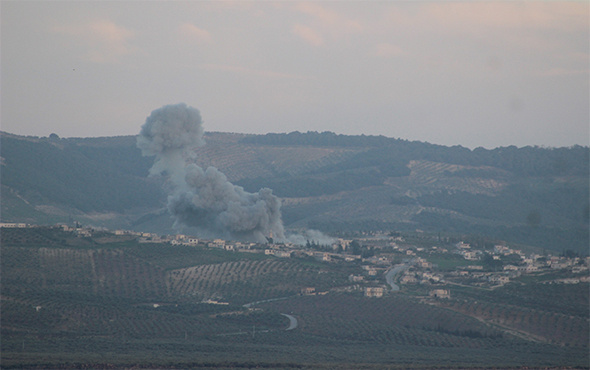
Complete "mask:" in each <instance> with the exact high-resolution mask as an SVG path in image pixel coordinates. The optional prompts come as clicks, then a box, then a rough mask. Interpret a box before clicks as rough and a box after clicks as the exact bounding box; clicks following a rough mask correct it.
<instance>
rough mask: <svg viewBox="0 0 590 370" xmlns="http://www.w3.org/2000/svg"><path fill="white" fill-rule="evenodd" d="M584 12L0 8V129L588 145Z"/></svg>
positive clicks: (308, 5) (219, 5) (559, 7)
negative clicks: (192, 117) (174, 119)
mask: <svg viewBox="0 0 590 370" xmlns="http://www.w3.org/2000/svg"><path fill="white" fill-rule="evenodd" d="M589 11H590V4H588V3H586V2H482V3H454V2H453V3H447V2H442V3H441V2H397V1H394V2H372V3H365V2H319V1H318V2H297V1H288V2H207V1H205V2H183V1H180V2H171V3H170V2H147V3H145V2H142V3H139V2H34V1H31V2H16V1H3V2H2V13H1V31H2V32H1V33H2V35H1V38H2V39H1V41H2V57H1V58H2V63H1V66H2V109H1V110H2V117H1V121H2V127H1V130H3V131H5V132H9V133H13V134H17V135H31V136H48V135H49V134H51V133H56V134H57V135H59V136H60V137H108V136H122V135H135V134H136V133H137V130H138V128H139V127H140V126H141V125H142V124H143V122H145V119H146V117H148V116H149V115H150V113H151V112H152V111H153V110H154V109H156V108H158V107H160V106H163V105H166V104H176V103H181V102H184V103H186V104H187V105H189V106H192V107H195V108H197V109H198V110H199V111H200V112H201V115H202V117H203V122H204V123H203V125H204V129H205V131H207V132H235V133H245V134H265V133H270V132H277V133H281V132H285V133H287V132H292V131H300V132H307V131H318V132H323V131H331V132H335V133H337V134H344V135H360V134H365V135H383V136H386V137H392V138H400V139H405V140H410V141H415V140H416V141H423V142H429V143H433V144H440V145H448V146H452V145H461V146H464V147H468V148H472V149H473V148H476V147H480V146H481V147H485V148H495V147H501V146H510V145H515V146H518V147H523V146H544V147H569V146H572V145H583V146H588V145H589V144H590V137H589V136H590V134H589V123H590V103H589V100H590V92H589V91H590V85H589V61H590V57H589V55H590V53H589V45H590V36H589V32H590V30H589V17H588V15H589Z"/></svg>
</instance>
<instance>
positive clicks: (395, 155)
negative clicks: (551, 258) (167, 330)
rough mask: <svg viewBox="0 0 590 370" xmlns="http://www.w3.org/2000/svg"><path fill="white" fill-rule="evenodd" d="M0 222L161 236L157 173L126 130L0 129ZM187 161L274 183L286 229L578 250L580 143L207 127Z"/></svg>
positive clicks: (582, 242)
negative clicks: (447, 141)
mask: <svg viewBox="0 0 590 370" xmlns="http://www.w3.org/2000/svg"><path fill="white" fill-rule="evenodd" d="M0 141H1V142H0V144H1V150H2V152H1V157H2V158H1V165H2V167H1V169H2V177H1V183H2V216H1V217H2V221H3V222H19V221H20V222H28V223H36V224H38V223H53V222H68V221H70V220H79V221H81V222H83V223H86V224H92V225H96V226H101V225H103V226H105V227H109V228H113V229H116V228H118V226H120V227H122V228H129V229H131V228H133V229H136V230H140V231H153V232H159V233H167V232H169V231H171V220H170V217H169V216H168V215H167V212H166V209H165V203H166V199H165V196H164V193H163V192H162V186H163V185H164V184H163V183H162V179H160V178H148V176H147V174H148V169H149V167H150V166H151V164H152V159H151V158H147V157H142V156H141V153H140V152H139V150H138V149H137V148H136V147H135V136H116V137H101V138H59V137H58V136H57V135H51V137H32V136H19V135H13V134H10V133H6V132H0ZM205 141H206V145H205V146H203V147H199V148H195V153H194V154H195V159H194V161H195V163H197V164H198V165H199V166H201V167H203V168H206V167H208V166H210V165H212V166H215V167H217V168H218V169H219V170H220V171H221V172H223V173H224V174H225V175H226V176H227V177H228V179H229V180H231V181H232V182H234V183H236V184H238V185H241V186H243V187H244V188H245V189H246V190H248V191H257V190H258V189H260V188H261V187H269V188H271V189H273V192H274V194H276V195H278V196H279V197H281V198H282V202H283V207H282V210H283V220H284V222H285V224H286V226H287V227H290V228H307V227H315V228H320V229H322V230H324V231H327V232H333V233H343V232H344V233H345V232H350V231H353V230H354V229H355V228H363V229H366V230H374V229H385V230H395V229H409V230H414V229H421V230H428V231H433V232H443V233H475V234H482V235H488V236H492V237H497V238H503V239H506V240H512V241H514V242H518V243H524V244H531V245H537V246H542V247H545V248H550V249H554V250H563V249H568V248H569V249H576V250H578V251H581V252H584V253H587V245H588V241H589V240H588V219H589V217H588V213H589V211H588V208H589V207H588V202H589V199H588V193H589V168H590V165H589V162H590V161H589V157H590V155H589V154H590V150H589V148H588V147H582V146H578V145H576V146H573V147H569V148H565V147H564V148H542V147H531V146H528V147H523V148H517V147H515V146H509V147H502V148H496V149H484V148H476V149H473V150H471V149H468V148H465V147H461V146H453V147H446V146H442V145H434V144H428V143H423V142H417V141H407V140H402V139H394V138H387V137H384V136H366V135H356V136H350V135H338V134H335V133H332V132H322V133H318V132H307V133H299V132H292V133H287V134H266V135H253V134H239V133H221V132H209V133H206V134H205Z"/></svg>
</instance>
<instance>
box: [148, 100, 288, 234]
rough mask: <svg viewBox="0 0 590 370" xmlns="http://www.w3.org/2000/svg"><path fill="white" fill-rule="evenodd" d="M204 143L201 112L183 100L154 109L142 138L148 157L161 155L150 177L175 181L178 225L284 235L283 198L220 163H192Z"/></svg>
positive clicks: (172, 207)
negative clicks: (232, 176)
mask: <svg viewBox="0 0 590 370" xmlns="http://www.w3.org/2000/svg"><path fill="white" fill-rule="evenodd" d="M204 144H205V142H204V141H203V125H202V120H201V115H200V113H199V111H198V110H197V109H195V108H192V107H188V106H186V104H183V103H181V104H176V105H166V106H164V107H162V108H159V109H156V110H154V111H153V112H152V113H151V114H150V116H149V117H148V118H147V119H146V121H145V124H144V125H143V126H142V127H141V132H140V133H139V137H138V138H137V147H138V148H139V149H141V151H142V154H143V155H144V156H156V158H155V161H154V165H153V166H152V168H151V169H150V175H151V176H155V175H162V174H164V175H166V176H168V177H169V179H170V182H171V187H170V191H169V194H168V210H169V212H170V214H171V215H172V216H173V217H174V218H175V226H180V225H185V226H189V227H195V228H197V229H199V230H200V231H201V232H202V233H204V234H206V235H209V236H216V237H226V238H227V237H229V238H234V239H240V240H249V241H258V242H264V241H266V236H268V235H270V234H271V233H272V234H273V237H275V238H276V239H279V240H280V239H284V229H283V223H282V221H281V202H280V200H279V199H278V198H277V197H276V196H274V195H273V194H272V190H270V189H266V188H265V189H261V190H260V191H259V192H258V193H248V192H246V191H244V189H243V188H242V187H240V186H236V185H234V184H232V183H231V182H229V181H228V180H227V177H226V176H225V175H224V174H223V173H221V172H219V170H217V169H216V168H215V167H209V168H207V169H206V170H203V169H202V168H201V167H199V166H197V165H195V164H192V163H191V164H187V162H186V159H185V158H186V157H188V156H190V155H191V150H192V149H193V148H195V147H197V146H201V145H204Z"/></svg>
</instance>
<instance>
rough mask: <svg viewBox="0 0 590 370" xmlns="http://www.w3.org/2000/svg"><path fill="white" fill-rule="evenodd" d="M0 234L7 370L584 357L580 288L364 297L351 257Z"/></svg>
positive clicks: (534, 361) (56, 234)
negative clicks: (339, 259) (334, 259)
mask: <svg viewBox="0 0 590 370" xmlns="http://www.w3.org/2000/svg"><path fill="white" fill-rule="evenodd" d="M1 230H2V235H1V237H2V239H1V242H2V260H1V263H2V266H1V267H2V287H1V299H2V302H1V303H2V316H1V322H0V324H1V330H2V347H3V348H2V364H3V368H23V367H24V368H26V367H33V368H38V367H41V368H54V367H60V366H61V367H65V368H69V367H72V368H84V367H90V368H96V367H108V366H110V367H133V366H138V367H157V368H167V367H170V368H172V367H179V368H187V367H206V366H215V367H228V368H231V367H257V366H258V367H270V368H293V367H295V368H384V367H390V368H406V367H408V366H412V367H418V368H430V367H437V366H438V367H440V366H443V367H449V366H463V367H485V368H490V367H497V368H507V367H517V366H533V367H552V366H585V365H587V353H588V331H587V325H588V313H587V309H586V310H577V309H575V307H572V306H571V305H568V304H565V302H571V303H574V301H572V299H582V301H586V302H587V299H588V295H587V293H588V285H587V283H586V284H583V285H580V286H578V288H582V289H572V287H570V286H566V287H562V288H560V289H562V295H561V297H562V299H563V300H564V304H559V303H555V304H553V305H545V304H542V306H541V307H537V306H535V304H537V303H539V302H541V303H542V302H543V300H545V299H551V297H555V292H554V291H553V290H552V289H546V290H543V289H535V290H531V289H530V286H529V285H527V286H526V287H523V288H519V287H518V285H516V286H514V287H513V288H508V287H507V288H508V289H504V288H503V289H498V290H480V289H466V290H465V291H464V292H460V291H458V292H457V293H453V294H454V295H455V294H457V297H456V298H452V299H450V300H433V299H431V298H429V297H428V294H426V295H425V294H424V291H423V290H421V289H422V288H420V287H418V288H416V289H413V290H407V291H405V292H403V293H388V294H386V295H385V296H384V297H382V298H368V297H364V296H363V295H362V293H360V292H359V291H358V290H357V289H356V288H355V285H356V283H354V282H351V281H350V279H349V276H350V275H351V274H359V273H360V271H362V266H361V264H359V263H349V264H342V263H325V262H320V261H317V260H313V259H308V258H291V259H279V258H275V257H270V256H266V255H264V254H260V253H237V252H229V251H222V250H217V249H211V248H206V247H188V246H171V245H168V244H144V243H138V242H137V240H135V239H133V238H131V237H129V236H115V235H112V234H109V233H106V232H97V233H95V234H94V235H93V236H92V237H78V236H76V235H75V234H73V233H70V232H64V231H62V229H61V228H23V229H18V228H15V229H6V228H2V229H1ZM379 279H381V278H378V280H379ZM309 287H314V289H315V290H316V292H318V293H319V294H315V295H301V294H300V292H301V291H302V289H303V288H309ZM511 289H512V290H511ZM513 290H514V291H513ZM527 291H534V292H535V295H531V294H529V295H527V294H526V293H525V292H527ZM454 292H455V290H454ZM515 297H521V298H520V299H515ZM284 314H286V315H290V316H291V317H293V318H295V319H296V320H297V326H296V327H295V329H293V328H292V326H291V325H290V324H291V323H290V320H289V319H288V318H287V317H286V316H285V315H284ZM289 328H291V330H286V329H289ZM527 333H528V335H525V334H527Z"/></svg>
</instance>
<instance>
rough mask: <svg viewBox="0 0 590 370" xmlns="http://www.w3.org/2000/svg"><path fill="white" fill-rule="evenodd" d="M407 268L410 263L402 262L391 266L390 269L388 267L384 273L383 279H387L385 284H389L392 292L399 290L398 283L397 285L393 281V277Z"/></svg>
mask: <svg viewBox="0 0 590 370" xmlns="http://www.w3.org/2000/svg"><path fill="white" fill-rule="evenodd" d="M409 268H410V264H407V263H402V264H399V265H395V266H393V267H392V268H391V269H389V270H388V271H387V272H386V273H385V281H387V284H389V285H390V286H391V290H393V291H394V292H397V291H399V285H397V284H396V283H395V282H394V280H395V277H396V276H397V275H399V274H400V273H402V272H404V271H406V270H407V269H409Z"/></svg>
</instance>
